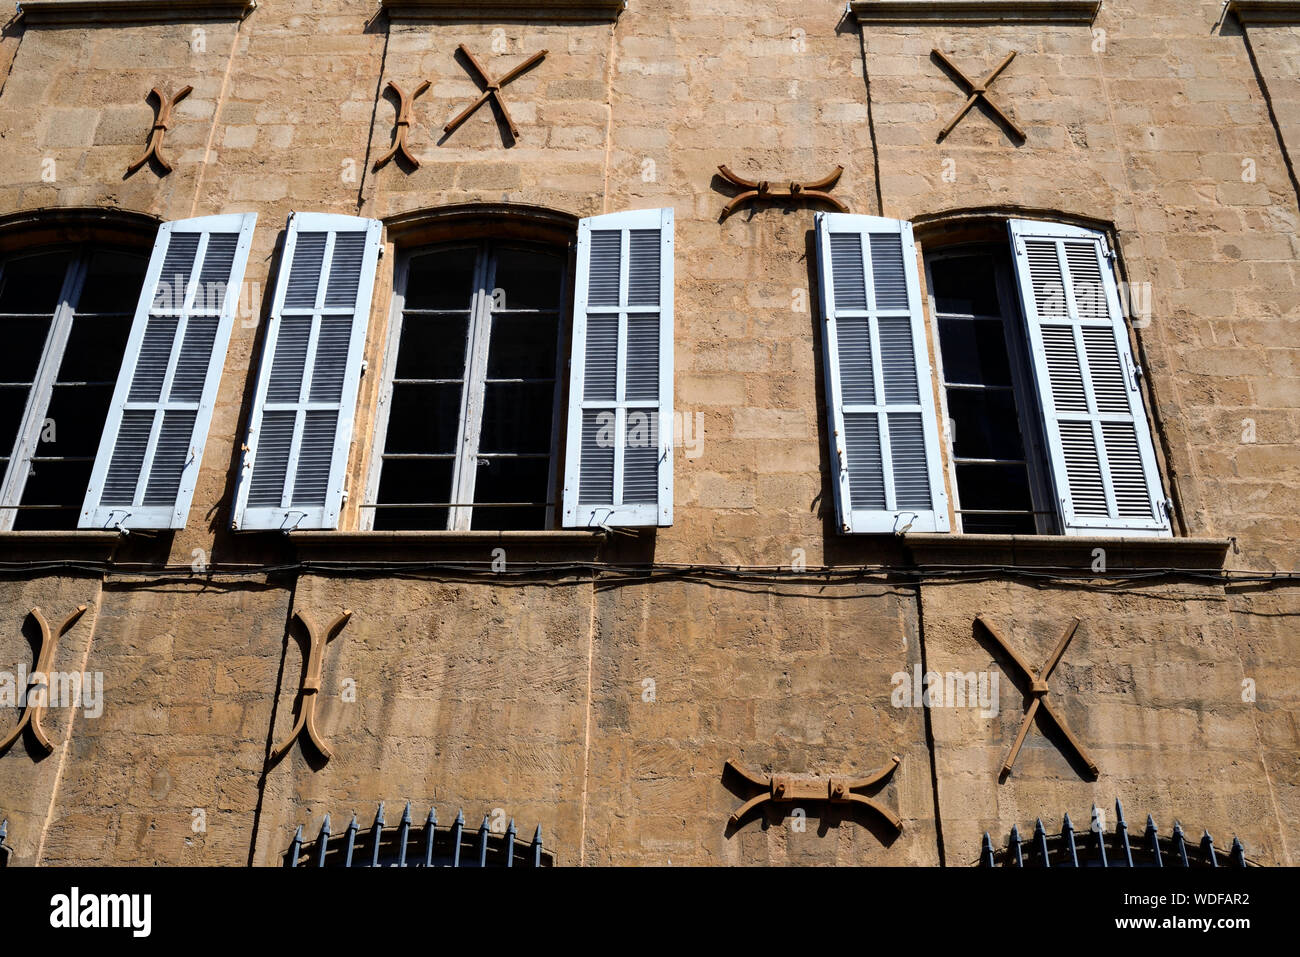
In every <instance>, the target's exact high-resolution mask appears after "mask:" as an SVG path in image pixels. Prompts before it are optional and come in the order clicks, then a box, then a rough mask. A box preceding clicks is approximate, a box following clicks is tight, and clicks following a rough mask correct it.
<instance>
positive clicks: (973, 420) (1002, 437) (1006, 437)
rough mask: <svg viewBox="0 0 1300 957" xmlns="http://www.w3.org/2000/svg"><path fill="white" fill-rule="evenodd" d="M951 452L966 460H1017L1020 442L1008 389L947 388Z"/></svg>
mask: <svg viewBox="0 0 1300 957" xmlns="http://www.w3.org/2000/svg"><path fill="white" fill-rule="evenodd" d="M948 417H949V418H950V419H951V420H952V453H953V455H955V456H956V457H957V458H967V459H1021V458H1024V455H1025V449H1024V444H1023V443H1022V442H1021V439H1020V421H1019V419H1017V418H1016V402H1015V398H1014V396H1013V395H1012V393H1011V392H995V391H981V390H976V389H949V390H948Z"/></svg>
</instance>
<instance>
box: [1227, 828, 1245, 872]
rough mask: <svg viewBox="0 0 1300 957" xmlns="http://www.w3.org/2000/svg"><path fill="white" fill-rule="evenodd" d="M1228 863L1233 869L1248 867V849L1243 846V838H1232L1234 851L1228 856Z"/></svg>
mask: <svg viewBox="0 0 1300 957" xmlns="http://www.w3.org/2000/svg"><path fill="white" fill-rule="evenodd" d="M1228 861H1229V862H1230V863H1231V864H1232V866H1233V867H1245V866H1246V848H1245V847H1243V846H1242V843H1241V838H1239V837H1236V836H1235V835H1234V836H1233V838H1232V850H1231V852H1229V854H1228Z"/></svg>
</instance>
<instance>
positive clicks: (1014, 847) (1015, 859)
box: [1007, 824, 1025, 867]
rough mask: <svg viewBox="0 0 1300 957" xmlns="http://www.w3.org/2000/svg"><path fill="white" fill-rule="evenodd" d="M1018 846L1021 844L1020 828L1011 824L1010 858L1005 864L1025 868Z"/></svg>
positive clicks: (1023, 858)
mask: <svg viewBox="0 0 1300 957" xmlns="http://www.w3.org/2000/svg"><path fill="white" fill-rule="evenodd" d="M1020 844H1021V841H1020V826H1019V825H1018V824H1012V825H1011V847H1010V850H1011V857H1010V859H1009V860H1008V861H1007V863H1008V864H1010V865H1013V866H1015V867H1024V866H1025V857H1024V854H1023V852H1022V851H1021V849H1020Z"/></svg>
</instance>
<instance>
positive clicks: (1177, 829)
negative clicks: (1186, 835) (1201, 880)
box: [1174, 821, 1192, 867]
mask: <svg viewBox="0 0 1300 957" xmlns="http://www.w3.org/2000/svg"><path fill="white" fill-rule="evenodd" d="M1174 853H1175V854H1176V855H1178V860H1179V861H1181V862H1182V865H1183V867H1191V866H1192V865H1191V864H1190V863H1188V861H1187V841H1185V840H1184V839H1183V825H1182V824H1181V823H1179V822H1178V821H1174Z"/></svg>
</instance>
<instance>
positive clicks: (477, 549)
mask: <svg viewBox="0 0 1300 957" xmlns="http://www.w3.org/2000/svg"><path fill="white" fill-rule="evenodd" d="M608 537H609V536H608V533H606V532H605V531H603V530H601V529H597V530H595V531H587V530H585V529H557V530H554V531H530V532H488V531H478V532H475V531H468V532H449V531H423V532H356V531H343V532H331V531H315V530H306V531H300V532H289V541H290V542H291V543H293V545H294V546H295V548H296V549H297V551H298V557H299V558H300V559H301V560H304V561H311V560H313V559H321V560H328V561H339V560H342V559H346V558H351V557H363V556H365V555H368V554H382V555H383V556H384V557H386V558H391V557H393V556H394V555H397V554H401V555H403V556H404V557H407V558H410V559H424V560H428V559H429V558H430V557H431V556H436V557H437V558H439V559H447V560H455V559H457V558H462V557H463V558H466V559H472V560H475V561H485V560H490V558H491V553H492V550H493V549H496V548H503V549H507V550H509V549H527V551H528V553H529V554H539V553H545V552H551V553H555V554H561V555H573V554H580V555H583V556H585V557H589V556H591V555H593V554H594V553H595V552H596V550H597V549H599V548H600V546H601V545H602V544H604V542H605V541H606V539H607V538H608Z"/></svg>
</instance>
